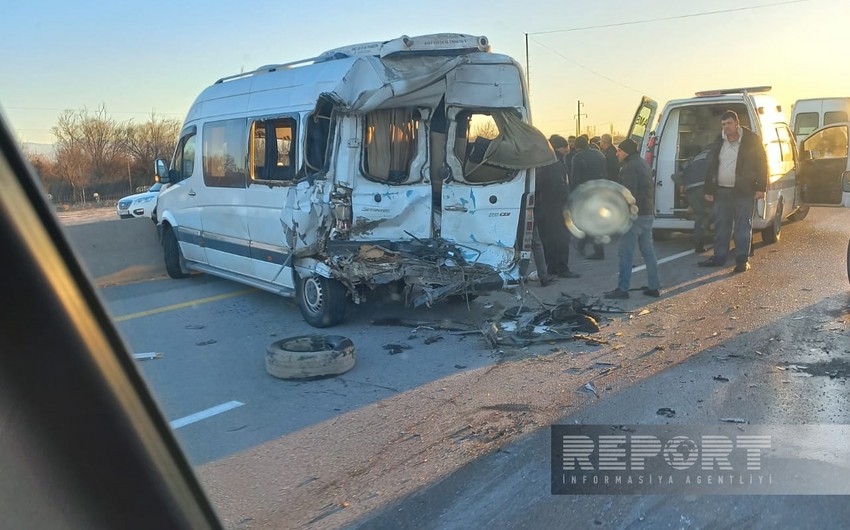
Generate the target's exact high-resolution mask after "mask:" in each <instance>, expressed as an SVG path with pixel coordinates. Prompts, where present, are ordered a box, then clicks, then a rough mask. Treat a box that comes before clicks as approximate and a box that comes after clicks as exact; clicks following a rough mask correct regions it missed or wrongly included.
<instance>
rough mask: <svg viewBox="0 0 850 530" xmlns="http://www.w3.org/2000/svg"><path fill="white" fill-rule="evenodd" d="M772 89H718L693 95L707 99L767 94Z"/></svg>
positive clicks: (755, 87) (752, 87)
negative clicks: (731, 95)
mask: <svg viewBox="0 0 850 530" xmlns="http://www.w3.org/2000/svg"><path fill="white" fill-rule="evenodd" d="M772 88H773V87H771V86H766V85H765V86H749V87H740V88H718V89H715V90H702V91H700V92H697V93H696V94H695V95H696V97H698V98H707V97H710V96H722V95H725V94H744V93H758V92H769V91H770V90H771V89H772Z"/></svg>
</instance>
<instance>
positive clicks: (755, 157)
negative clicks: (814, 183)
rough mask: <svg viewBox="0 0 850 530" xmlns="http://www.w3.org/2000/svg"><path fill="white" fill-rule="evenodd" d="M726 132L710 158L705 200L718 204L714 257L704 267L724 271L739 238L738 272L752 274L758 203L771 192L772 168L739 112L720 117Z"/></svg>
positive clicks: (704, 263)
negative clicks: (770, 175)
mask: <svg viewBox="0 0 850 530" xmlns="http://www.w3.org/2000/svg"><path fill="white" fill-rule="evenodd" d="M720 125H721V127H722V131H721V133H720V135H719V136H718V137H717V139H716V140H715V141H714V145H712V147H711V151H710V152H709V154H708V169H707V170H706V175H705V199H706V200H707V201H710V202H714V218H715V225H714V228H715V230H714V256H712V257H711V258H709V259H707V260H705V261H701V262H700V263H699V266H700V267H722V266H724V265H725V264H726V260H727V258H728V257H729V242H730V239H731V238H732V235H733V228H734V238H735V268H734V269H733V271H734V272H745V271H748V270H750V263H749V256H750V247H751V245H752V239H753V215H754V214H755V203H756V201H757V200H758V199H763V198H764V194H765V191H767V181H768V167H767V155H766V154H765V152H764V145H762V142H761V138H759V137H758V135H757V134H755V133H754V132H752V131H750V130H749V129H747V128H745V127H741V123H740V122H739V121H738V115H737V114H736V113H735V111H732V110H727V111H726V112H724V113H723V115H722V116H720Z"/></svg>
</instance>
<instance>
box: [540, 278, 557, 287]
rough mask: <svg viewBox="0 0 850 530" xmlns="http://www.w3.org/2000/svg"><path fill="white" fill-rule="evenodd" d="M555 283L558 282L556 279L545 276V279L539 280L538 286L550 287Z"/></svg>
mask: <svg viewBox="0 0 850 530" xmlns="http://www.w3.org/2000/svg"><path fill="white" fill-rule="evenodd" d="M557 281H558V278H556V277H554V276H546V277H545V278H540V286H541V287H547V286H549V285H552V284H553V283H555V282H557Z"/></svg>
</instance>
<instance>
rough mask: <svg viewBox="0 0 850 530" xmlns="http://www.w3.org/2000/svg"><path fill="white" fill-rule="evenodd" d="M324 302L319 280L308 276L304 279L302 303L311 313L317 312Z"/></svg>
mask: <svg viewBox="0 0 850 530" xmlns="http://www.w3.org/2000/svg"><path fill="white" fill-rule="evenodd" d="M323 304H324V291H323V290H322V284H321V280H319V279H318V278H317V277H310V278H306V279H305V280H304V305H305V306H306V307H307V309H308V310H309V311H310V312H311V313H319V312H320V311H321V310H322V305H323Z"/></svg>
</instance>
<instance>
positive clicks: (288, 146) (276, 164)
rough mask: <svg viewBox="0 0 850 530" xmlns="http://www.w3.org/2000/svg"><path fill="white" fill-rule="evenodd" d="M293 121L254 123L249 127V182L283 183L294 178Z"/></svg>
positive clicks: (294, 148) (294, 129) (294, 146)
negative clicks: (268, 181) (269, 181)
mask: <svg viewBox="0 0 850 530" xmlns="http://www.w3.org/2000/svg"><path fill="white" fill-rule="evenodd" d="M295 132H296V127H295V120H293V119H291V118H278V119H269V120H258V121H255V122H254V123H253V124H252V126H251V145H250V160H251V180H271V181H286V180H292V179H293V178H294V177H295V163H296V144H297V142H295V138H296V136H295Z"/></svg>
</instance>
